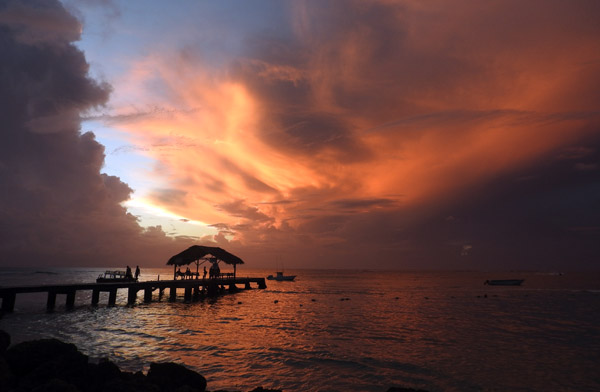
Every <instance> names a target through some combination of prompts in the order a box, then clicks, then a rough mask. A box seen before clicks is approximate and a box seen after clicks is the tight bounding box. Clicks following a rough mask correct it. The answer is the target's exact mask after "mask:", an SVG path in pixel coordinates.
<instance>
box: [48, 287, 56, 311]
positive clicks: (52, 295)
mask: <svg viewBox="0 0 600 392" xmlns="http://www.w3.org/2000/svg"><path fill="white" fill-rule="evenodd" d="M55 305H56V292H55V291H52V290H50V291H48V300H47V301H46V310H52V309H54V306H55Z"/></svg>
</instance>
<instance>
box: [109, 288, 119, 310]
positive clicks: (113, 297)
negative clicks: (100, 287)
mask: <svg viewBox="0 0 600 392" xmlns="http://www.w3.org/2000/svg"><path fill="white" fill-rule="evenodd" d="M116 303H117V289H112V290H109V292H108V306H115V305H116Z"/></svg>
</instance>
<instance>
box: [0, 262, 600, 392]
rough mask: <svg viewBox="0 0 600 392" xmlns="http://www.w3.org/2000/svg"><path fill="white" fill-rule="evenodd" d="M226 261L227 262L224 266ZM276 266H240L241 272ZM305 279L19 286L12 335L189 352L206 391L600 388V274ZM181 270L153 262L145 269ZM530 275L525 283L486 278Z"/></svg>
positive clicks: (57, 278) (312, 274)
mask: <svg viewBox="0 0 600 392" xmlns="http://www.w3.org/2000/svg"><path fill="white" fill-rule="evenodd" d="M100 272H102V270H101V269H90V268H88V269H44V270H24V269H19V270H10V269H4V270H0V286H10V285H29V284H41V283H73V282H93V281H94V280H95V278H96V277H97V276H98V274H99V273H100ZM224 272H226V271H224ZM270 273H273V271H265V270H251V269H247V268H241V269H240V271H238V276H259V277H265V276H266V275H268V274H270ZM286 274H295V275H297V278H296V281H295V282H274V281H267V286H268V288H267V289H265V290H259V289H256V288H253V289H251V290H242V291H240V292H239V293H237V294H227V295H224V296H221V297H218V298H216V299H210V300H209V299H205V300H203V301H200V302H194V303H184V302H183V298H182V296H183V293H180V294H181V297H180V298H178V301H177V302H175V303H170V302H168V301H167V298H166V296H165V298H163V299H162V301H160V302H158V295H155V300H157V301H155V302H152V303H149V304H144V303H143V302H142V300H143V298H142V297H143V293H142V292H140V296H139V300H138V303H136V304H135V305H133V306H127V305H126V302H127V299H126V295H127V293H126V290H120V291H119V295H118V298H117V306H116V307H111V308H109V307H107V306H106V302H107V297H106V294H105V293H103V294H102V295H101V299H100V306H98V307H92V306H90V302H91V293H89V292H81V293H78V295H77V298H76V306H75V308H74V309H73V310H66V309H65V307H64V297H63V296H58V297H57V308H56V309H55V311H53V312H51V313H48V312H46V310H45V304H46V295H45V294H20V295H18V296H17V302H16V308H15V312H14V313H11V314H5V315H4V316H3V317H2V318H0V328H1V329H4V330H6V331H7V332H9V333H10V334H11V336H12V339H13V342H20V341H24V340H30V339H36V338H40V337H55V338H59V339H61V340H63V341H66V342H70V343H74V344H76V345H77V346H78V347H79V349H80V350H81V351H82V352H84V353H85V354H87V355H89V356H90V357H91V358H102V357H108V358H110V359H111V360H113V361H114V362H116V363H117V364H118V365H119V366H120V367H121V368H123V369H127V370H131V371H137V370H147V368H148V367H149V364H150V363H151V362H156V361H173V362H178V363H182V364H184V365H186V366H188V367H190V368H192V369H194V370H196V371H198V372H199V373H201V374H202V375H204V376H205V377H206V378H207V381H208V390H217V389H228V390H242V391H246V390H250V389H253V388H254V387H256V386H263V387H265V388H279V389H283V390H285V391H347V390H353V391H386V390H387V389H388V388H389V387H392V386H403V387H412V388H422V389H426V390H429V391H432V392H433V391H509V390H510V391H598V390H600V371H598V369H600V273H565V274H562V275H561V274H549V273H536V272H512V273H491V272H487V273H484V272H396V271H345V270H343V271H340V270H335V271H334V270H322V271H317V270H296V271H292V270H289V271H286ZM157 275H160V276H161V279H162V280H164V279H168V278H169V277H170V276H172V270H170V269H143V270H142V277H141V278H142V280H153V279H156V278H157ZM503 278H524V279H525V282H524V284H523V285H522V286H520V287H497V286H496V287H490V286H484V285H483V282H484V281H485V280H486V279H503Z"/></svg>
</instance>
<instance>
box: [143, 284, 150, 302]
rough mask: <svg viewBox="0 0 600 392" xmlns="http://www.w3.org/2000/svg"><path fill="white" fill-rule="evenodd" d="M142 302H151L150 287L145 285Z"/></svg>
mask: <svg viewBox="0 0 600 392" xmlns="http://www.w3.org/2000/svg"><path fill="white" fill-rule="evenodd" d="M144 302H146V303H148V302H152V287H146V288H145V289H144Z"/></svg>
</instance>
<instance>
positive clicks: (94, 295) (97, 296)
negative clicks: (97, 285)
mask: <svg viewBox="0 0 600 392" xmlns="http://www.w3.org/2000/svg"><path fill="white" fill-rule="evenodd" d="M98 302H100V290H97V289H94V290H92V306H98Z"/></svg>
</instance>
